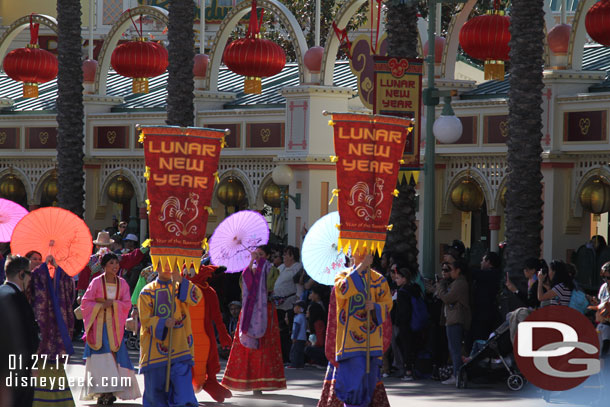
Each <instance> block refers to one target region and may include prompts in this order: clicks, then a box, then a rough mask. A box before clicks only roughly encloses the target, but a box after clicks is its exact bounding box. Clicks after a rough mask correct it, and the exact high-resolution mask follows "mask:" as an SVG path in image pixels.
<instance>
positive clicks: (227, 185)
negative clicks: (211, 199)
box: [216, 177, 246, 206]
mask: <svg viewBox="0 0 610 407" xmlns="http://www.w3.org/2000/svg"><path fill="white" fill-rule="evenodd" d="M216 197H218V200H219V201H220V203H221V204H223V205H224V206H239V205H240V204H241V203H242V202H243V201H244V199H246V190H245V189H244V186H243V185H242V183H241V181H239V180H238V179H237V178H233V177H229V178H226V179H224V180H222V182H221V183H220V184H218V189H217V190H216Z"/></svg>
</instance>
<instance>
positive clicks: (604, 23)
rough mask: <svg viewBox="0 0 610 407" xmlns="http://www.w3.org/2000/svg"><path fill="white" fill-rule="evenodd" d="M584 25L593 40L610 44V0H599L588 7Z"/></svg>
mask: <svg viewBox="0 0 610 407" xmlns="http://www.w3.org/2000/svg"><path fill="white" fill-rule="evenodd" d="M585 27H586V28H587V33H588V34H589V36H590V37H591V38H592V39H593V41H595V42H597V43H599V44H602V45H605V46H607V47H609V46H610V0H601V1H600V2H598V3H595V4H594V5H593V7H591V8H590V9H589V11H588V12H587V15H586V17H585Z"/></svg>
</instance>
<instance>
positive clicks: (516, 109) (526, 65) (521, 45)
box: [505, 0, 544, 277]
mask: <svg viewBox="0 0 610 407" xmlns="http://www.w3.org/2000/svg"><path fill="white" fill-rule="evenodd" d="M510 32H511V40H510V68H509V73H510V78H509V84H510V90H509V92H508V139H507V142H506V144H507V146H508V155H507V161H508V183H507V192H506V210H505V213H506V240H507V246H506V267H507V270H508V271H509V272H510V273H511V275H514V276H515V277H517V276H520V275H521V270H522V269H523V259H526V258H528V257H536V258H538V257H539V256H540V245H541V243H542V238H541V236H540V233H541V231H542V204H543V202H542V184H541V180H542V173H541V171H540V167H541V163H542V158H541V156H540V154H541V153H542V147H541V145H540V141H541V138H542V107H541V104H542V89H543V88H544V84H543V82H542V70H543V66H544V60H543V56H542V55H543V51H544V46H543V41H544V11H543V0H513V1H512V8H511V23H510Z"/></svg>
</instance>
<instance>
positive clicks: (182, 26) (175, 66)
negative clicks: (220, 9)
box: [166, 0, 195, 127]
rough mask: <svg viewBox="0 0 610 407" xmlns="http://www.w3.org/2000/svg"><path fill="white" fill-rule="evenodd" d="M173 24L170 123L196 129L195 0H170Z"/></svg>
mask: <svg viewBox="0 0 610 407" xmlns="http://www.w3.org/2000/svg"><path fill="white" fill-rule="evenodd" d="M168 11H169V24H168V27H167V28H168V30H167V38H168V40H169V46H168V53H169V66H168V67H167V72H168V74H169V75H168V80H167V120H166V123H167V124H169V125H175V126H184V127H187V126H193V125H194V123H195V107H194V103H193V99H194V95H193V91H194V89H195V84H194V81H193V59H194V57H195V36H194V33H193V22H194V18H195V8H194V7H193V0H170V2H169V9H168Z"/></svg>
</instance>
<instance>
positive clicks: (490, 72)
mask: <svg viewBox="0 0 610 407" xmlns="http://www.w3.org/2000/svg"><path fill="white" fill-rule="evenodd" d="M484 72H485V80H486V81H488V80H497V81H502V80H504V61H492V60H489V61H485V69H484Z"/></svg>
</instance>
